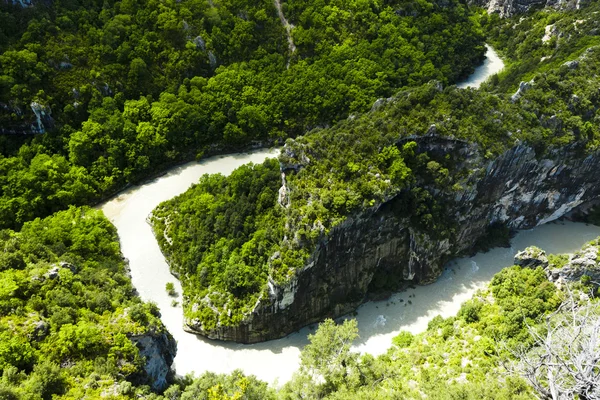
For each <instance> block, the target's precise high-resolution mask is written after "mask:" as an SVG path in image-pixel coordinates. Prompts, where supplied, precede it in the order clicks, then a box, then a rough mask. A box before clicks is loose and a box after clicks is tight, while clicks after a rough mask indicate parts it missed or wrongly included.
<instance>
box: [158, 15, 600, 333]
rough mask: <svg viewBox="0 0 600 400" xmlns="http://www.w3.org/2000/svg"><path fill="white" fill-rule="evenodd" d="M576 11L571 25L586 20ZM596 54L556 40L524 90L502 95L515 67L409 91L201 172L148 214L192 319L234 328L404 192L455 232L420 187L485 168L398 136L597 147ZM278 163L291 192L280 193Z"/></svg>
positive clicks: (431, 228)
mask: <svg viewBox="0 0 600 400" xmlns="http://www.w3.org/2000/svg"><path fill="white" fill-rule="evenodd" d="M596 8H598V7H597V6H596ZM589 11H590V10H589V9H588V10H586V11H585V12H586V13H587V12H589ZM573 14H574V15H572V16H569V18H570V19H571V20H575V19H577V18H579V15H580V13H573ZM596 21H598V20H597V19H596ZM541 23H542V24H543V23H544V22H541ZM581 25H582V27H583V26H584V25H585V24H583V23H582V24H581ZM591 26H594V24H592V23H589V24H588V26H587V27H588V29H590V27H591ZM582 29H583V28H582ZM498 31H501V30H500V29H499V30H498ZM582 35H583V34H582ZM582 40H583V39H581V38H577V37H573V38H569V39H568V40H566V43H563V44H562V45H564V46H570V45H571V41H575V42H576V43H579V42H580V41H582ZM508 46H509V47H511V46H512V45H511V44H509V45H508ZM523 46H526V44H523ZM501 48H502V47H501ZM598 51H599V50H598V48H597V47H590V48H588V49H584V50H580V53H582V54H578V55H577V58H576V61H575V62H576V67H573V65H575V64H572V65H567V64H565V62H566V61H567V60H569V59H570V58H568V57H567V56H565V50H561V49H560V46H559V49H558V50H555V53H556V54H555V55H554V56H553V57H556V58H560V57H563V59H562V60H561V63H560V64H558V67H555V68H552V69H549V70H545V69H542V70H539V71H537V72H536V73H535V74H534V75H533V77H532V78H531V82H533V84H531V87H530V88H528V90H526V91H522V92H521V93H519V95H518V97H515V95H514V92H512V90H511V91H510V92H508V93H503V92H502V85H506V82H507V81H508V80H509V79H511V78H510V76H511V74H513V73H512V72H511V68H517V69H519V68H521V69H522V68H524V67H520V66H519V65H520V64H518V65H517V64H515V65H516V66H515V65H513V66H509V70H508V71H507V72H505V73H504V74H505V75H504V76H503V77H495V78H494V79H492V81H491V82H489V83H488V84H487V86H485V87H484V89H483V90H463V89H457V88H456V86H453V85H449V86H446V87H444V86H443V85H442V84H441V83H440V82H438V81H432V82H429V83H427V84H424V85H421V86H418V87H415V88H410V89H404V90H402V91H400V92H398V93H397V94H396V95H395V96H394V97H392V98H390V99H387V100H386V101H383V102H378V104H377V106H376V107H373V110H372V111H371V112H369V113H365V114H362V115H357V116H355V117H354V118H349V119H346V120H343V121H341V122H339V123H337V124H336V125H334V126H333V127H331V128H323V129H315V130H313V131H311V132H310V133H308V134H306V135H303V136H300V137H297V138H295V139H288V140H287V141H286V143H285V146H284V148H283V150H282V153H281V155H280V157H279V163H275V162H273V161H267V162H265V163H264V164H263V165H261V166H249V167H243V168H241V169H239V170H237V171H236V172H235V173H233V174H232V175H231V176H229V177H227V178H222V177H214V176H211V177H205V178H203V179H202V180H201V181H200V182H199V183H198V185H196V186H195V187H194V188H192V189H190V190H189V191H188V192H187V193H186V194H184V195H181V196H179V197H176V198H174V199H172V200H170V201H167V202H165V203H163V204H162V205H161V206H159V207H158V208H157V209H156V210H155V211H154V213H153V223H154V229H155V233H156V236H157V239H158V241H159V244H160V245H161V248H162V250H163V252H164V254H165V255H166V256H167V258H168V259H169V261H170V264H171V267H172V268H173V269H174V270H175V271H176V272H177V273H180V274H181V275H182V282H183V285H184V288H185V290H184V291H185V292H186V293H185V294H186V296H187V301H186V302H185V304H184V305H185V309H186V316H187V317H188V318H189V319H198V320H199V321H201V322H202V323H204V324H205V327H206V329H210V328H211V327H214V326H215V325H217V324H222V325H235V324H237V323H239V322H240V321H241V320H243V318H244V316H245V315H247V314H248V312H249V311H250V310H251V309H252V307H253V306H254V304H255V303H256V301H257V299H258V298H259V297H261V296H262V295H265V294H266V290H267V286H268V285H267V283H268V279H271V280H272V281H274V282H285V281H286V280H288V279H290V278H291V277H292V276H294V273H295V271H297V270H299V269H301V268H302V267H303V266H304V265H305V263H306V262H307V260H308V258H309V257H310V256H311V253H312V252H313V250H314V248H315V246H316V245H317V244H318V243H319V242H321V241H323V240H324V238H326V237H327V235H328V234H329V232H331V230H332V229H334V228H335V227H336V226H337V225H339V224H340V223H342V222H344V221H345V220H346V219H347V218H348V217H349V216H352V215H356V214H358V213H360V212H364V211H366V210H369V209H371V208H377V207H378V206H379V205H380V204H382V203H384V202H385V201H386V200H387V199H390V198H392V197H394V196H395V195H397V194H399V193H401V192H402V193H404V195H403V199H402V201H401V204H400V205H399V206H398V210H397V212H398V213H399V214H401V215H404V216H405V217H406V218H409V220H410V223H411V226H412V227H413V228H415V229H418V230H419V231H421V232H426V233H427V234H428V235H431V236H434V237H435V238H436V239H438V240H443V239H444V238H448V237H451V236H452V235H453V234H454V233H455V231H456V223H457V222H456V221H455V220H454V219H453V218H452V217H451V216H448V215H447V212H446V211H445V206H446V205H445V204H441V203H440V202H439V200H436V199H435V198H434V196H433V195H432V194H431V193H432V190H424V189H423V187H425V188H427V187H434V188H435V189H434V190H435V191H438V192H439V191H445V192H447V193H453V192H458V191H460V190H461V189H462V185H464V182H462V179H463V178H464V177H465V176H467V175H468V174H469V173H470V172H471V169H473V168H478V167H479V166H480V165H479V164H477V162H475V164H474V165H473V166H471V167H468V168H466V169H465V168H464V167H462V166H461V165H462V164H461V160H460V159H458V158H456V157H455V158H452V157H451V156H450V155H447V156H446V157H439V156H435V155H434V154H428V153H420V154H417V152H416V151H415V149H416V143H415V142H414V141H411V140H409V139H407V140H404V141H403V142H402V138H410V137H414V136H423V135H426V134H429V133H431V130H432V127H433V129H434V130H435V134H437V135H441V136H444V137H451V138H456V139H459V140H460V139H464V140H467V141H469V142H470V143H475V144H477V146H478V148H479V149H480V153H482V154H484V158H485V159H492V158H493V157H494V156H497V155H499V154H501V153H502V152H504V151H505V150H507V149H508V148H510V147H511V146H513V145H515V144H518V143H527V144H528V145H530V146H532V147H533V148H534V149H535V151H536V157H543V155H544V153H546V152H550V151H551V150H552V149H556V148H561V147H564V146H568V145H572V144H575V145H577V146H579V148H580V149H581V150H580V151H581V154H582V155H587V154H591V153H593V152H594V151H596V150H597V149H598V144H599V143H600V141H599V140H600V129H599V126H600V125H599V117H598V114H597V111H596V110H597V104H598V102H599V101H600V97H599V95H600V93H599V92H598V90H597V88H598V86H600V82H599V80H598V76H599V73H600V70H599V68H600V62H599V55H598ZM565 57H567V58H566V59H565ZM523 62H524V63H527V62H529V61H527V60H525V61H523ZM519 76H521V75H519ZM513 79H514V78H513ZM511 89H512V87H511ZM400 142H402V144H399V143H400ZM484 161H485V160H483V161H482V162H484ZM469 168H470V169H469ZM280 169H281V171H283V172H285V173H286V177H285V191H286V192H285V196H284V197H285V198H284V199H281V198H279V200H278V194H277V190H278V188H279V187H281V186H282V183H281V177H280V174H279V171H280ZM461 182H462V183H461ZM450 197H451V196H450ZM282 200H283V203H282ZM167 225H168V226H167ZM163 232H165V233H166V234H165V235H163ZM274 254H277V255H278V256H277V257H275V258H273V257H272V255H274ZM209 293H210V294H211V295H210V301H207V297H206V296H207V295H208V294H209ZM217 310H218V311H217ZM225 310H227V312H225Z"/></svg>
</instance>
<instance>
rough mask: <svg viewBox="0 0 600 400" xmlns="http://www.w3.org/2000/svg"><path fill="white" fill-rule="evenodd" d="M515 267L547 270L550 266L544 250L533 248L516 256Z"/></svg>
mask: <svg viewBox="0 0 600 400" xmlns="http://www.w3.org/2000/svg"><path fill="white" fill-rule="evenodd" d="M515 265H520V266H521V267H526V268H537V267H542V268H546V267H547V266H548V257H546V252H545V251H544V250H542V249H540V248H539V247H535V246H531V247H528V248H526V249H525V250H523V251H520V252H518V253H517V254H516V255H515Z"/></svg>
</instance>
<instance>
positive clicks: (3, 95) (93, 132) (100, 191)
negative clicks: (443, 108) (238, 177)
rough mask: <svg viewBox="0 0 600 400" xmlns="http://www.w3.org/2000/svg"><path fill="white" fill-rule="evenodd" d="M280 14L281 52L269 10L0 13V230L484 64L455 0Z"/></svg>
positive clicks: (100, 8) (247, 5)
mask: <svg viewBox="0 0 600 400" xmlns="http://www.w3.org/2000/svg"><path fill="white" fill-rule="evenodd" d="M283 8H284V12H285V13H286V14H287V15H288V19H289V20H290V21H291V23H292V24H293V25H294V26H295V28H294V30H293V35H292V36H293V38H292V40H293V41H294V43H295V51H293V52H291V50H290V49H289V48H288V44H287V39H286V32H285V29H284V27H283V26H282V24H281V22H280V20H279V18H278V16H277V14H276V8H275V7H274V6H273V4H272V3H271V2H270V1H266V0H263V1H259V2H254V1H239V0H236V1H232V0H223V1H215V2H208V3H207V2H206V1H204V0H186V1H182V2H177V1H160V2H159V1H157V0H154V1H135V0H125V1H93V0H86V1H81V2H77V1H72V2H64V3H63V2H53V3H52V6H50V7H45V6H44V4H43V3H41V2H40V4H38V5H36V6H35V7H31V8H23V9H21V8H20V6H18V5H10V4H5V2H3V3H2V4H0V21H1V22H2V23H0V51H1V52H2V54H1V55H0V71H1V74H0V125H1V126H2V129H3V130H4V131H6V132H8V133H11V132H12V133H14V134H13V135H2V136H0V150H1V153H2V157H1V158H0V171H2V174H0V179H1V181H0V199H1V201H0V227H6V228H19V226H20V225H21V224H22V223H24V222H25V221H28V220H31V219H33V218H35V217H43V216H46V215H49V214H51V213H53V212H56V211H58V210H61V209H65V208H66V207H68V205H71V204H76V205H83V204H89V203H90V202H95V201H98V200H99V199H102V198H104V197H106V196H109V195H110V194H113V193H114V192H115V191H118V190H120V189H122V188H123V187H125V186H126V185H128V184H131V183H135V182H139V181H140V180H142V179H144V178H146V177H148V176H151V175H153V174H156V173H159V172H160V171H162V170H164V169H165V168H166V167H167V166H169V165H172V164H174V163H178V162H182V161H186V160H192V159H195V158H200V157H202V155H204V154H211V153H215V152H222V151H227V150H229V151H231V150H233V149H241V148H244V147H245V146H248V145H251V144H253V143H264V144H266V143H274V142H276V141H281V140H283V139H285V138H286V137H290V136H292V137H293V136H296V135H299V134H302V133H304V132H306V131H307V130H310V129H312V128H314V127H318V126H328V125H330V124H332V123H334V122H336V121H338V120H340V119H342V118H345V117H347V116H348V115H350V114H352V113H357V112H364V111H367V110H368V109H369V107H370V105H371V104H372V103H373V102H374V101H375V100H376V99H377V98H379V97H387V96H390V95H392V94H393V93H394V92H395V91H396V90H398V89H399V88H402V87H405V86H413V85H418V84H422V83H425V82H428V81H429V80H431V79H438V80H440V81H441V82H443V83H453V82H455V81H457V80H458V79H460V78H461V77H463V76H466V75H467V74H468V73H470V72H471V71H472V70H473V67H474V65H475V64H477V63H478V62H479V61H481V59H482V57H483V52H484V47H483V34H482V31H481V27H480V26H479V24H478V23H477V22H476V20H475V19H474V18H472V17H471V13H470V11H469V9H468V7H466V6H465V5H464V4H462V3H461V2H459V1H458V0H452V1H448V2H444V3H443V5H442V6H440V5H438V4H437V3H436V2H433V1H426V0H422V1H418V2H405V1H397V2H387V1H385V2H384V1H375V2H372V1H363V0H357V1H351V2H348V1H336V0H328V1H324V0H318V1H317V0H314V1H302V2H291V3H290V4H287V3H285V4H284V7H283ZM342 27H343V29H342ZM32 127H33V128H32ZM4 131H3V132H4ZM41 132H45V133H44V134H40V133H41Z"/></svg>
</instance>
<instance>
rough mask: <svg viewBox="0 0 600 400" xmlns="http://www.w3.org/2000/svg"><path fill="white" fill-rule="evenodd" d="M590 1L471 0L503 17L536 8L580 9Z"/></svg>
mask: <svg viewBox="0 0 600 400" xmlns="http://www.w3.org/2000/svg"><path fill="white" fill-rule="evenodd" d="M589 2H590V0H469V3H470V4H474V5H477V6H480V7H484V8H486V9H487V11H488V13H490V14H492V13H497V14H499V15H500V16H501V17H510V16H513V15H515V14H522V13H525V12H527V11H529V10H530V9H532V8H534V7H553V8H555V9H560V10H567V9H576V10H578V9H580V8H582V7H584V6H585V5H586V4H588V3H589Z"/></svg>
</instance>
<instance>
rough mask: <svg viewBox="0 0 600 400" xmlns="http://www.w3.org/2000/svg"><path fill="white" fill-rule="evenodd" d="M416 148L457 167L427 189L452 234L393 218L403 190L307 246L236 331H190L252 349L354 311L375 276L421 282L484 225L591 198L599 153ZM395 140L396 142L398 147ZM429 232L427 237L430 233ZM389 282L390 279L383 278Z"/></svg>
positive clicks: (430, 144)
mask: <svg viewBox="0 0 600 400" xmlns="http://www.w3.org/2000/svg"><path fill="white" fill-rule="evenodd" d="M408 140H414V141H415V142H417V145H418V151H419V152H427V153H428V154H430V155H432V156H437V157H442V156H444V155H445V154H452V155H453V156H454V158H455V159H458V160H461V162H459V165H457V166H456V168H457V170H460V171H464V172H465V174H464V175H463V176H464V177H463V178H462V179H461V180H460V182H459V183H460V186H459V189H458V190H457V189H453V190H439V189H436V188H435V187H427V186H426V185H424V184H423V185H421V186H422V187H424V188H425V189H427V190H428V191H429V192H430V193H431V194H432V195H433V196H434V198H435V199H436V200H437V201H438V203H439V204H442V205H443V206H444V210H445V212H446V215H447V216H448V217H449V219H451V220H453V221H454V227H455V228H454V233H453V234H452V235H448V237H431V236H430V235H429V234H428V233H425V232H423V231H419V230H417V229H416V228H415V227H414V226H413V225H414V224H411V223H410V222H409V221H408V220H407V218H406V217H405V216H404V215H405V213H401V212H398V208H399V204H401V203H402V200H403V196H405V195H407V193H406V192H401V193H399V194H398V195H396V196H394V197H393V198H391V199H389V200H388V201H386V202H385V203H383V204H379V205H377V206H375V207H373V208H371V209H368V210H366V211H364V212H363V213H361V214H359V215H354V216H351V217H349V218H348V219H347V220H346V221H345V222H344V223H342V224H340V225H338V226H336V227H335V228H334V229H332V231H331V232H330V234H329V235H328V236H327V237H326V238H325V239H323V240H322V241H321V242H320V243H319V244H318V245H317V246H316V248H315V250H314V252H313V254H312V256H311V258H310V259H309V261H308V262H307V264H306V265H305V267H304V268H303V269H302V270H301V271H298V272H297V273H296V275H295V277H294V278H293V279H292V280H291V281H290V282H288V283H287V284H285V285H282V286H279V285H277V284H275V283H273V282H270V283H269V296H268V298H267V297H266V296H265V297H263V298H261V299H260V300H259V301H258V302H257V304H256V305H255V307H254V310H253V312H252V313H251V314H250V315H249V316H248V317H247V318H246V319H245V321H244V322H243V323H241V324H240V325H238V326H235V327H217V328H216V329H214V330H211V331H203V330H202V329H201V327H200V326H198V325H194V323H193V322H192V321H188V326H187V327H186V328H187V329H188V330H190V331H194V332H198V333H201V334H202V335H205V336H208V337H210V338H214V339H221V340H233V341H237V342H243V343H253V342H259V341H264V340H269V339H275V338H278V337H282V336H285V335H287V334H289V333H291V332H294V331H295V330H297V329H299V328H301V327H303V326H306V325H308V324H310V323H313V322H315V321H320V320H323V319H324V318H326V317H337V316H341V315H343V314H345V313H348V312H350V311H352V310H354V309H355V308H356V307H357V306H358V305H360V304H361V303H362V302H363V301H365V299H366V295H367V293H368V292H369V287H370V286H371V284H372V282H374V279H375V280H376V279H381V278H383V279H386V277H394V278H393V279H401V280H404V281H405V282H406V283H407V284H427V283H430V282H432V281H434V280H435V279H436V278H437V277H438V276H439V275H440V274H441V272H442V268H443V265H444V263H445V262H446V261H448V259H449V258H450V257H452V256H455V255H458V254H461V253H464V252H466V251H468V250H470V249H472V247H473V245H474V244H475V243H476V242H477V241H478V240H479V239H481V238H482V237H484V236H485V235H486V233H487V232H488V229H489V227H490V226H491V225H493V224H501V225H504V226H507V227H508V228H510V229H528V228H532V227H534V226H536V225H540V224H543V223H546V222H549V221H552V220H554V219H557V218H560V217H561V216H563V215H565V214H566V213H568V212H570V211H571V210H573V209H574V208H576V207H578V206H579V205H581V204H583V203H584V202H587V201H592V200H594V199H596V198H597V197H598V196H599V195H600V184H599V183H600V176H598V175H597V173H596V171H598V170H599V168H600V154H599V153H596V154H592V155H587V156H586V155H584V153H583V150H582V148H581V147H580V146H579V145H578V144H574V145H571V146H567V147H565V148H562V149H556V150H550V151H548V152H547V153H546V155H545V156H544V157H543V158H539V157H536V154H535V151H534V150H533V149H532V148H530V147H528V146H526V145H522V144H517V145H515V146H514V147H512V148H511V149H509V150H508V151H506V152H505V153H504V154H502V155H500V156H499V157H497V158H496V159H493V160H486V159H485V158H484V157H483V155H482V154H481V151H480V150H479V149H478V148H477V146H475V145H473V144H470V143H468V142H465V141H460V140H456V139H448V138H443V137H439V136H437V135H427V136H422V137H413V138H407V139H404V140H403V141H408ZM403 141H401V142H400V143H399V144H402V142H403ZM432 234H433V233H432ZM390 279H392V278H390Z"/></svg>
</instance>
